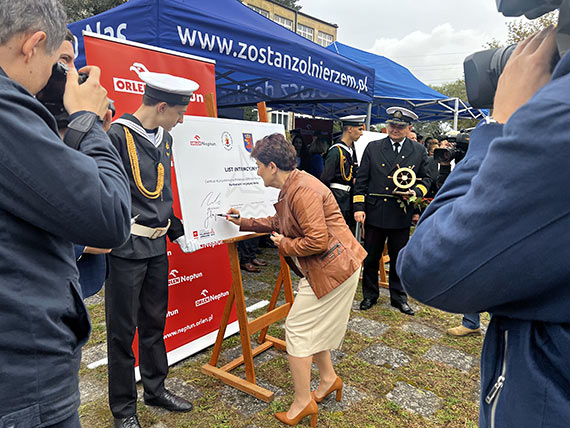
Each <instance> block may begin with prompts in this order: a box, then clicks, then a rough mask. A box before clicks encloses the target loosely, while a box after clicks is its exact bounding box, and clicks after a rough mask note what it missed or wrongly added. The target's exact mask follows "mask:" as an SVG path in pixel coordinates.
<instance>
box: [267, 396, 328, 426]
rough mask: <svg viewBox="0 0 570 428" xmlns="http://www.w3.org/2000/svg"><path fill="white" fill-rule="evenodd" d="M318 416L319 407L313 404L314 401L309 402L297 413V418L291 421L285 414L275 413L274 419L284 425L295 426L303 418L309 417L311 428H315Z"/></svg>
mask: <svg viewBox="0 0 570 428" xmlns="http://www.w3.org/2000/svg"><path fill="white" fill-rule="evenodd" d="M318 414H319V406H317V403H315V401H314V400H311V401H309V404H307V406H306V407H305V408H304V409H303V410H301V411H300V412H299V414H298V415H297V416H295V417H294V418H292V419H289V418H288V417H287V412H279V413H275V417H276V418H277V419H279V420H280V421H281V422H283V423H284V424H285V425H290V426H293V425H297V424H298V423H299V422H301V419H303V418H304V417H305V416H309V415H311V428H315V427H316V426H317V415H318Z"/></svg>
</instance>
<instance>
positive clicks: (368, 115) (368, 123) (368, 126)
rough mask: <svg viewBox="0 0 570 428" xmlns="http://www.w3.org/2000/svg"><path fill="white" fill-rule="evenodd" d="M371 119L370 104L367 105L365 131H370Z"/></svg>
mask: <svg viewBox="0 0 570 428" xmlns="http://www.w3.org/2000/svg"><path fill="white" fill-rule="evenodd" d="M371 118H372V103H368V110H367V111H366V130H367V131H370V119H371Z"/></svg>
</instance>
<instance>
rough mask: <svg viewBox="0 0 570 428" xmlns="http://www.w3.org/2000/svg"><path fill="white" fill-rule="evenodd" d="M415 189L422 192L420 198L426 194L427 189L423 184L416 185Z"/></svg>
mask: <svg viewBox="0 0 570 428" xmlns="http://www.w3.org/2000/svg"><path fill="white" fill-rule="evenodd" d="M416 187H417V188H418V189H420V192H422V196H425V195H426V194H427V188H426V186H424V185H423V184H418V185H417V186H416Z"/></svg>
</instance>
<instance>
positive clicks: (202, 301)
mask: <svg viewBox="0 0 570 428" xmlns="http://www.w3.org/2000/svg"><path fill="white" fill-rule="evenodd" d="M200 294H201V295H202V296H203V298H202V299H198V300H196V301H195V302H194V305H196V307H198V306H202V305H205V304H207V303H211V302H215V301H218V300H220V299H221V298H223V297H226V296H228V295H229V294H230V292H229V291H222V292H221V293H218V294H213V295H211V296H209V295H208V290H206V289H204V290H202V292H201V293H200Z"/></svg>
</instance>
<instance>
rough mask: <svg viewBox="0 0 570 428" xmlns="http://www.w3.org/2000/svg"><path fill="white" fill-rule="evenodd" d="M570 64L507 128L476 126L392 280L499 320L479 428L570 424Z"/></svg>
mask: <svg viewBox="0 0 570 428" xmlns="http://www.w3.org/2000/svg"><path fill="white" fill-rule="evenodd" d="M569 184H570V56H569V55H565V56H564V57H563V59H562V60H561V61H560V63H559V64H558V66H557V67H556V69H555V71H554V73H553V76H552V80H551V82H549V83H548V84H547V85H546V86H545V87H543V88H542V89H541V90H539V91H538V92H537V93H536V94H535V95H534V96H533V97H532V99H531V100H530V101H529V102H528V103H526V104H525V105H524V106H522V107H521V108H520V109H519V110H517V111H516V112H515V113H514V114H513V115H512V117H511V118H510V119H509V121H508V122H507V123H506V124H505V125H504V126H503V125H499V124H489V125H486V124H480V125H479V126H478V127H477V128H476V129H475V130H474V131H473V132H472V134H471V142H470V147H469V150H468V152H467V155H466V157H465V158H464V160H463V161H461V162H460V163H459V164H458V165H457V167H456V168H455V169H454V171H453V172H452V173H451V175H450V176H449V178H448V179H447V181H446V182H445V184H444V185H443V187H442V188H441V190H440V192H439V193H438V195H437V196H436V198H435V200H434V201H433V202H432V204H431V205H430V206H429V207H428V209H427V210H426V212H425V213H424V215H423V216H422V218H421V220H420V223H419V225H418V227H417V229H416V231H415V233H414V235H413V236H412V238H411V239H410V242H409V243H408V245H407V246H406V247H405V248H404V249H403V250H402V251H401V252H400V255H399V257H398V264H397V271H398V274H399V275H400V278H401V280H402V284H403V285H404V288H405V289H406V291H407V292H408V293H409V294H410V295H412V296H413V297H415V298H417V299H418V300H420V301H422V302H424V303H426V304H428V305H430V306H434V307H437V308H440V309H443V310H446V311H450V312H458V313H468V312H482V311H488V312H490V313H491V314H492V320H491V323H490V325H489V328H488V331H487V335H486V337H485V344H484V347H483V353H482V357H481V358H482V361H481V369H482V371H481V392H482V394H481V395H482V397H481V407H480V421H479V424H480V427H495V426H496V427H517V428H526V427H528V428H537V427H541V428H551V427H568V426H569V425H570V251H569V244H570V192H569V191H568V185H569Z"/></svg>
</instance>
